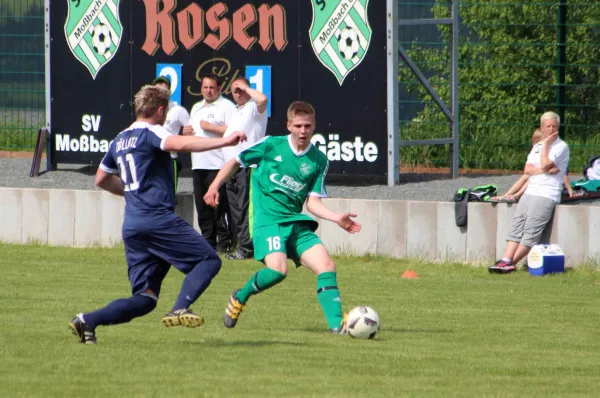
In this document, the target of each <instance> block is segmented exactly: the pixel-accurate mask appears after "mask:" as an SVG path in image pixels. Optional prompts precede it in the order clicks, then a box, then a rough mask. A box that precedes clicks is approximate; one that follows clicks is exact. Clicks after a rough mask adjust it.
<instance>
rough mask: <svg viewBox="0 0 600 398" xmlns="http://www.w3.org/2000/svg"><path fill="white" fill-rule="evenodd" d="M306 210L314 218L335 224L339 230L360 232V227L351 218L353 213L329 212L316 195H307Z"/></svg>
mask: <svg viewBox="0 0 600 398" xmlns="http://www.w3.org/2000/svg"><path fill="white" fill-rule="evenodd" d="M306 208H307V209H308V211H309V212H311V213H312V214H314V215H315V216H317V217H319V218H322V219H324V220H328V221H331V222H334V223H336V224H337V225H339V226H340V228H342V229H344V230H346V231H348V232H350V233H351V234H355V233H357V232H360V229H361V225H360V224H359V223H357V222H356V221H354V220H353V219H352V217H356V214H353V213H336V212H334V211H332V210H329V209H328V208H327V206H325V204H324V203H323V201H322V200H321V198H320V197H319V196H316V195H309V196H308V199H307V200H306Z"/></svg>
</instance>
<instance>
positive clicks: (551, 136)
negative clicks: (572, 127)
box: [542, 131, 558, 146]
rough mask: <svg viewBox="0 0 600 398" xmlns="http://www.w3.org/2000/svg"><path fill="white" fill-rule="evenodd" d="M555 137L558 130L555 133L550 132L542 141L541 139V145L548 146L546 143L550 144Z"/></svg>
mask: <svg viewBox="0 0 600 398" xmlns="http://www.w3.org/2000/svg"><path fill="white" fill-rule="evenodd" d="M557 137H558V131H557V132H556V133H552V134H550V135H549V136H548V137H546V139H545V140H544V141H542V146H548V145H550V144H552V143H553V142H554V141H556V138H557Z"/></svg>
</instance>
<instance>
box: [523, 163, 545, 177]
mask: <svg viewBox="0 0 600 398" xmlns="http://www.w3.org/2000/svg"><path fill="white" fill-rule="evenodd" d="M523 173H525V174H527V175H528V176H536V175H538V174H544V171H543V170H542V169H540V168H539V167H535V166H534V165H532V164H531V163H526V164H525V170H523Z"/></svg>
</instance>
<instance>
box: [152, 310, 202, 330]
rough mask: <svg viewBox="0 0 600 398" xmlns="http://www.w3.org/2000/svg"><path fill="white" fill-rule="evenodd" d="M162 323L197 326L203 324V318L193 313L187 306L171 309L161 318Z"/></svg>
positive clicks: (189, 326) (166, 324)
mask: <svg viewBox="0 0 600 398" xmlns="http://www.w3.org/2000/svg"><path fill="white" fill-rule="evenodd" d="M162 323H163V325H165V326H166V327H168V328H170V327H173V326H187V327H188V328H197V327H198V326H202V325H203V324H204V318H202V317H201V316H200V315H198V314H195V313H193V312H192V311H190V310H188V309H187V308H184V309H181V310H175V311H171V312H169V313H168V314H166V315H165V316H163V318H162Z"/></svg>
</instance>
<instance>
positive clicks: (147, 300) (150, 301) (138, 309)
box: [130, 289, 157, 320]
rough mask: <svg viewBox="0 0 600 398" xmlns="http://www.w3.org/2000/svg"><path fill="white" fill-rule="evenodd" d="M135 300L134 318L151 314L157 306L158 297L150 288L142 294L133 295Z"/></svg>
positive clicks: (132, 315)
mask: <svg viewBox="0 0 600 398" xmlns="http://www.w3.org/2000/svg"><path fill="white" fill-rule="evenodd" d="M133 300H134V303H135V304H134V311H132V313H131V318H132V319H133V318H137V317H140V316H144V315H146V314H149V313H150V312H152V311H153V310H154V309H155V308H156V303H157V297H156V295H155V294H154V293H153V292H152V291H151V290H149V289H148V290H146V291H145V292H143V293H142V294H140V295H137V296H133ZM130 320H131V319H130Z"/></svg>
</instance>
